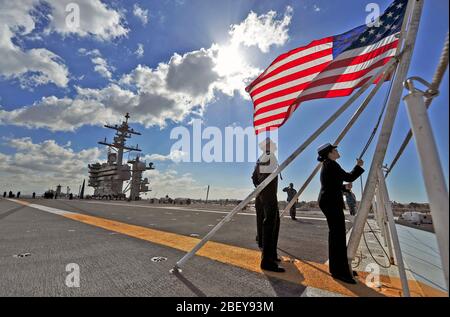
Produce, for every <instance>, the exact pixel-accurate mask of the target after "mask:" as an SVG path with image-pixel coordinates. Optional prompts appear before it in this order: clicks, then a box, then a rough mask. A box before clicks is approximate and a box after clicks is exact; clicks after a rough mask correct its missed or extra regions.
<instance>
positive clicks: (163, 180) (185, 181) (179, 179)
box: [144, 168, 249, 199]
mask: <svg viewBox="0 0 450 317" xmlns="http://www.w3.org/2000/svg"><path fill="white" fill-rule="evenodd" d="M144 177H148V178H149V181H150V188H151V189H152V191H151V192H150V194H149V196H147V197H148V198H150V197H156V198H160V197H164V196H166V195H169V197H171V198H178V197H180V198H193V199H200V198H202V199H204V198H205V196H206V188H207V186H208V185H207V184H200V183H198V182H197V181H196V180H195V177H194V176H193V175H192V174H190V173H184V174H180V173H179V172H177V171H176V170H174V169H171V168H168V169H166V170H158V169H155V170H150V171H145V172H144ZM248 191H249V188H245V187H244V188H235V187H233V188H229V187H222V186H215V185H214V184H212V185H211V190H210V195H209V198H210V199H219V198H229V199H234V198H235V199H242V198H244V196H245V195H246V194H247V193H248Z"/></svg>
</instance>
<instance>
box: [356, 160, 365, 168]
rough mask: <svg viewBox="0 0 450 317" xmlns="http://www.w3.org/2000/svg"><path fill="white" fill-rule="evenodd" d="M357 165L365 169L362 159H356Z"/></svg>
mask: <svg viewBox="0 0 450 317" xmlns="http://www.w3.org/2000/svg"><path fill="white" fill-rule="evenodd" d="M356 165H358V166H359V167H363V166H364V161H363V160H361V159H356Z"/></svg>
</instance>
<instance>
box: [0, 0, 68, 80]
mask: <svg viewBox="0 0 450 317" xmlns="http://www.w3.org/2000/svg"><path fill="white" fill-rule="evenodd" d="M37 3H38V0H20V1H8V0H0V8H1V10H0V56H1V58H0V77H3V78H6V79H18V80H19V81H20V82H21V85H22V87H33V86H38V85H43V84H48V83H54V84H55V85H57V86H60V87H66V86H67V83H68V81H69V78H68V76H69V72H68V70H67V68H66V66H65V65H64V63H63V60H62V59H61V58H60V57H59V56H58V55H56V54H54V53H53V52H51V51H49V50H47V49H43V48H33V49H30V50H24V49H22V48H21V47H20V46H18V45H16V44H15V43H14V42H13V38H15V37H17V36H26V35H28V34H30V33H31V32H32V31H33V30H34V29H35V21H34V19H33V16H32V12H33V10H34V6H35V5H36V4H37Z"/></svg>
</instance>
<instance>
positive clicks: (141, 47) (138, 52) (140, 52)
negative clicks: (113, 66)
mask: <svg viewBox="0 0 450 317" xmlns="http://www.w3.org/2000/svg"><path fill="white" fill-rule="evenodd" d="M134 54H136V56H137V57H138V58H141V57H143V56H144V44H142V43H138V48H137V49H136V51H135V52H134Z"/></svg>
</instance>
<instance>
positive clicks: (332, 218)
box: [317, 143, 364, 284]
mask: <svg viewBox="0 0 450 317" xmlns="http://www.w3.org/2000/svg"><path fill="white" fill-rule="evenodd" d="M317 152H318V154H319V157H318V159H317V160H318V161H319V162H322V170H321V172H320V183H321V189H320V194H319V206H320V209H321V210H322V212H323V213H324V214H325V217H326V218H327V223H328V230H329V233H328V254H329V255H328V256H329V267H330V273H331V275H332V276H333V278H335V279H338V280H340V281H343V282H346V283H350V284H356V281H355V280H354V279H353V274H354V273H353V272H352V271H351V270H350V266H349V264H348V260H347V243H346V237H345V235H346V229H345V217H344V199H343V197H342V191H343V189H344V182H350V183H351V182H353V181H355V180H356V179H357V178H358V177H359V176H361V175H362V174H363V173H364V169H363V168H362V166H363V165H364V162H363V161H362V160H357V164H356V166H355V168H354V169H353V170H352V171H351V172H350V173H347V172H346V171H344V170H343V169H342V168H341V166H340V165H339V164H338V163H337V162H336V160H337V159H339V158H340V157H341V156H340V155H339V152H338V150H337V146H334V145H331V144H330V143H326V144H324V145H322V146H321V147H319V148H318V150H317Z"/></svg>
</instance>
